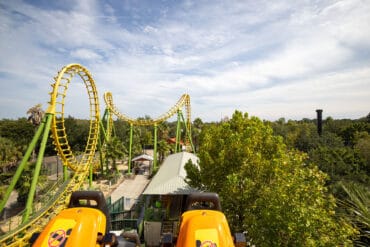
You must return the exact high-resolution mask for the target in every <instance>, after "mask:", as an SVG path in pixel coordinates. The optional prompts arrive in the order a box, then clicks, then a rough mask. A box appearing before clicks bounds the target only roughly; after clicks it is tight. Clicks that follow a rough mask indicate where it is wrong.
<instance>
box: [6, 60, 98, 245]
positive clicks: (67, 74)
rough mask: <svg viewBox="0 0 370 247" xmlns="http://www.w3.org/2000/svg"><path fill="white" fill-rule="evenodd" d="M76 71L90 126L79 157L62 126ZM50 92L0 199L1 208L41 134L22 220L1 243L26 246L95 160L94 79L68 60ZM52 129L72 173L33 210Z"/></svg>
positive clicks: (64, 163) (95, 105) (65, 164)
mask: <svg viewBox="0 0 370 247" xmlns="http://www.w3.org/2000/svg"><path fill="white" fill-rule="evenodd" d="M76 74H77V75H79V76H80V78H81V79H82V80H83V82H84V84H85V87H86V90H87V94H88V98H89V103H90V129H89V135H88V139H87V143H86V147H85V151H84V153H83V154H82V155H81V157H76V156H75V155H74V154H73V152H72V150H71V147H70V145H69V143H68V138H67V133H66V128H65V126H64V106H65V98H66V95H67V89H68V86H69V84H70V82H71V80H72V78H73V76H75V75H76ZM51 86H52V92H51V93H50V102H49V108H48V109H47V111H46V114H45V117H44V119H43V121H42V123H41V125H40V126H39V128H38V130H37V131H36V134H35V136H34V138H33V139H32V141H31V143H30V145H29V146H28V149H27V151H26V153H25V155H24V157H23V160H22V162H21V164H20V165H19V167H18V169H17V171H16V173H15V175H14V177H13V179H12V181H11V184H10V186H9V187H8V189H7V191H6V194H5V196H4V199H3V201H1V203H0V212H1V211H2V210H3V209H4V206H5V204H6V202H7V200H8V199H9V196H10V193H11V192H12V191H13V189H14V187H15V184H16V183H17V181H18V179H19V177H20V175H21V173H22V171H23V169H24V167H25V165H26V164H27V162H28V160H29V158H30V155H31V153H32V150H33V149H34V148H35V146H36V144H37V142H38V140H39V138H40V136H41V134H42V133H43V137H42V140H41V145H40V149H39V154H38V157H37V161H36V168H35V171H34V175H33V178H32V184H31V188H30V191H29V195H28V199H27V203H26V209H25V212H24V214H23V221H22V224H20V225H19V226H18V227H17V228H15V229H14V230H12V231H9V232H7V233H5V234H4V235H2V236H0V246H27V245H28V240H29V239H30V237H31V236H32V234H33V233H35V232H38V231H41V229H42V228H43V226H45V225H46V224H47V223H48V221H49V220H50V218H52V217H53V216H55V215H56V214H57V213H58V212H60V211H61V210H62V209H64V208H65V207H66V205H67V202H68V201H69V197H70V195H71V193H72V192H73V191H75V190H78V189H79V188H80V187H81V186H82V184H83V182H84V181H85V179H86V177H87V176H88V175H89V172H90V179H91V173H92V167H93V163H94V157H95V151H96V147H97V143H98V138H99V120H100V112H99V101H98V93H97V90H96V87H95V82H94V80H93V78H92V76H91V74H90V72H89V71H88V70H87V69H86V68H84V67H83V66H81V65H79V64H69V65H67V66H65V67H63V68H62V70H61V71H59V72H58V75H57V76H56V77H55V78H54V83H53V84H52V85H51ZM50 129H51V132H52V138H53V143H54V145H55V149H56V151H57V152H58V155H59V157H60V158H61V160H62V161H63V165H64V168H65V169H64V171H66V170H67V167H69V168H70V169H71V170H72V171H73V172H74V175H73V177H72V178H71V179H69V180H68V178H67V173H66V172H65V173H64V178H65V180H66V181H65V183H64V184H63V186H62V187H61V188H59V190H57V191H56V192H55V193H53V195H52V196H51V198H50V199H49V200H48V203H46V204H45V205H43V207H42V208H41V209H40V210H38V212H32V203H33V198H34V194H35V189H36V184H37V180H38V176H39V172H40V168H41V163H42V159H43V155H44V151H45V146H46V141H47V138H48V136H49V131H50Z"/></svg>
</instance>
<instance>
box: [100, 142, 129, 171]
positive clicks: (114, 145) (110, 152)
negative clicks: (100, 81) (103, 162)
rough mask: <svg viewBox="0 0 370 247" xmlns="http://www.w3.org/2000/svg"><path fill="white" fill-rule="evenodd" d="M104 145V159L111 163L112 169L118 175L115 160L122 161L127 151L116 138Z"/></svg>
mask: <svg viewBox="0 0 370 247" xmlns="http://www.w3.org/2000/svg"><path fill="white" fill-rule="evenodd" d="M106 145H107V148H106V154H105V155H106V158H107V159H110V160H111V161H112V166H113V169H114V170H115V171H116V172H117V173H118V172H119V171H118V168H117V164H116V160H117V159H122V158H123V157H124V156H125V155H126V154H127V150H126V148H125V146H123V144H122V142H121V141H120V140H119V139H118V138H117V137H112V138H111V139H110V140H109V141H108V142H107V143H106Z"/></svg>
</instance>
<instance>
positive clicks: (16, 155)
mask: <svg viewBox="0 0 370 247" xmlns="http://www.w3.org/2000/svg"><path fill="white" fill-rule="evenodd" d="M21 157H22V152H21V150H20V148H19V147H17V146H15V144H14V143H13V142H12V141H11V140H9V139H7V138H4V137H0V169H1V172H2V173H5V172H7V171H8V170H10V169H12V168H14V167H15V166H16V165H17V162H18V160H19V159H20V158H21Z"/></svg>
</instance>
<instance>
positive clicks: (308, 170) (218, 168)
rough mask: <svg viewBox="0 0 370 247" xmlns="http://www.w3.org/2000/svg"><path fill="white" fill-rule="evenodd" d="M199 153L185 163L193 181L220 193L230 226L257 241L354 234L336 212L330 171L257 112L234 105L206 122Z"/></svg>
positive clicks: (324, 242) (343, 240)
mask: <svg viewBox="0 0 370 247" xmlns="http://www.w3.org/2000/svg"><path fill="white" fill-rule="evenodd" d="M199 159H200V163H199V169H198V168H197V167H196V166H194V165H193V166H192V165H187V166H186V170H187V172H188V178H187V180H188V182H189V184H190V185H192V186H196V187H198V188H202V189H205V190H208V191H213V192H217V193H219V195H220V198H221V200H222V206H223V209H224V213H225V214H226V216H227V218H228V220H229V224H230V226H231V228H232V229H233V230H234V231H244V230H247V231H248V234H249V237H251V238H252V239H253V241H252V243H253V244H256V245H257V246H336V245H342V244H344V245H345V244H347V243H350V241H349V240H348V239H349V238H350V237H351V236H352V235H353V234H355V230H354V229H353V228H352V227H351V226H350V225H349V224H348V223H346V222H345V221H343V220H342V219H341V220H338V219H337V218H336V217H335V207H336V205H335V200H334V198H333V197H332V196H330V195H328V194H327V189H326V187H325V183H326V179H327V176H326V174H324V173H323V172H321V171H320V170H319V169H318V168H317V167H316V166H313V165H310V164H308V163H307V155H306V154H304V153H301V152H299V151H295V150H288V149H287V147H286V146H285V144H284V143H283V141H282V138H281V137H278V136H274V135H273V131H272V129H271V128H270V127H269V126H267V125H266V124H265V123H263V122H262V121H261V120H259V119H258V118H255V117H251V118H249V117H248V115H247V114H244V115H243V114H242V113H241V112H238V111H236V112H235V113H234V115H233V117H232V118H231V119H230V120H229V121H227V122H222V123H219V124H213V125H209V126H207V127H204V128H203V129H202V132H201V136H200V150H199Z"/></svg>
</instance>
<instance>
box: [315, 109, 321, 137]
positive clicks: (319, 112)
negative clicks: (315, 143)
mask: <svg viewBox="0 0 370 247" xmlns="http://www.w3.org/2000/svg"><path fill="white" fill-rule="evenodd" d="M316 112H317V133H318V134H319V136H321V134H322V110H321V109H317V110H316Z"/></svg>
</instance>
